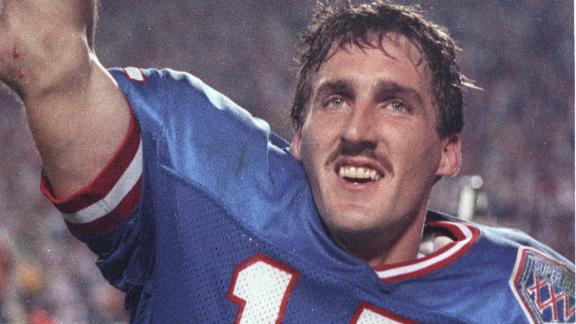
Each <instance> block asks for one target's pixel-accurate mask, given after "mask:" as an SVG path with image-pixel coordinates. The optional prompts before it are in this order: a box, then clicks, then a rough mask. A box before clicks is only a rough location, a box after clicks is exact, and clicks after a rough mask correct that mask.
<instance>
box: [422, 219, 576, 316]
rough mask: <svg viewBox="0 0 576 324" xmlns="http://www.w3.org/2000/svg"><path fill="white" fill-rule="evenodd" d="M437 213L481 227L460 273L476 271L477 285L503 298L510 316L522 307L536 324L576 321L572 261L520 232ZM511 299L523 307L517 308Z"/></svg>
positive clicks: (520, 310)
mask: <svg viewBox="0 0 576 324" xmlns="http://www.w3.org/2000/svg"><path fill="white" fill-rule="evenodd" d="M429 216H430V215H429ZM431 217H433V218H437V219H443V220H445V221H449V222H454V223H455V224H466V226H467V227H470V228H475V229H477V231H478V233H479V237H478V240H477V242H476V243H475V244H474V247H473V248H471V249H470V250H469V251H468V252H467V255H466V256H465V257H464V258H462V259H461V263H460V265H459V267H458V271H459V273H460V274H462V273H468V274H475V275H474V282H475V284H474V285H475V286H476V287H484V288H485V289H487V291H486V292H485V293H486V294H488V295H493V296H494V297H496V296H500V297H498V298H499V299H498V298H497V299H496V300H500V304H501V305H500V306H501V307H506V309H508V310H507V312H509V314H511V312H512V310H513V309H517V310H518V314H523V315H522V317H525V318H527V319H528V320H529V321H530V322H548V321H554V322H557V321H560V322H566V321H568V322H571V321H574V320H575V308H574V305H575V300H574V290H575V285H574V265H573V264H572V263H571V262H570V261H568V260H567V259H565V258H564V257H562V256H561V255H559V254H558V253H556V252H555V251H554V250H552V249H551V248H549V247H548V246H546V245H544V244H542V243H541V242H538V241H537V240H535V239H533V238H532V237H530V236H529V235H527V234H525V233H523V232H521V231H519V230H515V229H509V228H501V227H491V226H486V225H481V224H477V223H471V222H464V221H462V220H459V219H457V218H454V217H450V216H446V215H441V214H437V213H432V215H431ZM488 287H490V288H488ZM505 296H509V297H505ZM505 300H509V302H505ZM510 303H512V304H516V305H517V306H515V307H514V308H511V307H510ZM497 308H498V307H496V305H495V308H494V309H497ZM514 312H516V311H514Z"/></svg>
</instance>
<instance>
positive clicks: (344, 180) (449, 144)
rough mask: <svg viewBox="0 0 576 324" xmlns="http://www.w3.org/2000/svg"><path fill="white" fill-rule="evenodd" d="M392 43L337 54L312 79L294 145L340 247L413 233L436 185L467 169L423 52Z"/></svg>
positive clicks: (396, 39)
mask: <svg viewBox="0 0 576 324" xmlns="http://www.w3.org/2000/svg"><path fill="white" fill-rule="evenodd" d="M375 41H376V40H375ZM376 44H377V43H376ZM382 45H383V47H384V49H385V52H386V53H384V52H383V51H382V49H381V48H379V47H377V46H376V48H367V49H359V48H357V47H354V46H348V47H345V48H343V49H336V50H335V52H334V53H333V55H332V56H331V57H330V58H329V59H328V61H327V62H325V63H324V64H323V65H322V66H321V67H320V69H319V70H318V72H317V73H315V75H314V76H312V79H311V81H310V82H311V95H310V99H309V101H308V103H307V106H306V117H305V118H304V122H303V126H302V127H301V129H300V130H299V131H298V132H297V134H296V136H295V137H294V140H293V142H292V148H291V150H292V154H293V155H294V156H295V157H296V158H297V159H299V160H300V161H302V163H303V165H304V168H305V171H306V174H307V177H308V180H309V182H310V185H311V188H312V192H313V196H314V201H315V203H316V206H317V208H318V211H319V213H320V215H321V217H322V219H323V221H324V223H325V224H326V226H327V227H328V230H329V231H330V233H331V234H332V236H334V238H335V239H336V241H340V243H342V241H346V240H347V239H348V238H349V237H356V238H358V237H361V238H362V237H364V236H363V235H365V237H374V235H379V234H387V233H388V234H389V233H391V231H392V232H396V233H403V232H404V231H405V230H406V229H407V227H408V226H409V225H410V224H412V223H413V222H414V220H415V219H417V216H419V215H420V216H422V217H423V215H424V213H425V210H426V206H427V202H428V197H429V193H430V191H431V189H432V186H433V184H434V182H435V179H436V178H437V177H438V176H447V175H453V174H455V173H456V172H457V171H458V169H459V165H460V139H459V137H458V136H456V135H455V136H450V137H447V138H440V137H439V135H438V133H437V131H436V125H437V116H436V115H437V111H436V108H435V106H434V100H433V96H432V92H431V86H430V82H431V76H430V71H429V69H428V67H427V65H426V64H425V63H424V61H422V62H421V55H420V51H419V49H418V48H417V47H416V46H415V45H414V44H412V43H411V42H409V41H407V40H406V39H405V38H404V37H402V36H398V35H395V34H391V35H388V36H387V37H385V38H384V39H383V41H382ZM419 62H421V63H420V64H419Z"/></svg>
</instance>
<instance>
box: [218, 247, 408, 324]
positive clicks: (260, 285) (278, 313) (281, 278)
mask: <svg viewBox="0 0 576 324" xmlns="http://www.w3.org/2000/svg"><path fill="white" fill-rule="evenodd" d="M297 280H298V272H297V271H295V270H293V269H291V268H289V267H288V266H286V265H284V264H282V263H280V262H278V261H276V260H273V259H271V258H269V257H267V256H265V255H262V254H257V255H255V256H253V257H251V258H250V259H248V260H246V261H244V262H243V263H242V264H240V265H239V266H238V267H237V268H236V271H235V272H234V277H233V278H232V284H231V286H230V290H229V291H228V299H230V300H231V301H233V302H234V303H236V304H237V305H238V306H239V310H238V314H237V315H236V321H235V323H236V324H251V323H258V324H260V323H281V322H282V319H283V318H284V312H285V311H286V303H287V302H288V298H289V297H290V293H291V292H292V288H294V285H295V284H296V281H297ZM351 323H353V324H390V323H410V321H408V320H406V319H404V318H402V317H399V316H396V315H394V314H392V313H389V312H387V311H384V310H381V309H379V308H377V307H376V306H373V305H370V304H367V303H361V304H360V306H359V307H358V309H357V310H356V313H355V315H354V317H353V319H352V321H351Z"/></svg>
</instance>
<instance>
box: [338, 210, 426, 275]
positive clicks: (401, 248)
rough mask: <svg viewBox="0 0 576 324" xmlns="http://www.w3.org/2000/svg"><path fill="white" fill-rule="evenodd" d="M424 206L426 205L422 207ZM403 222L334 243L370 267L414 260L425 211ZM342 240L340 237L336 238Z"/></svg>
mask: <svg viewBox="0 0 576 324" xmlns="http://www.w3.org/2000/svg"><path fill="white" fill-rule="evenodd" d="M424 207H426V206H424ZM404 219H405V220H408V221H405V222H398V224H388V225H387V228H386V229H385V230H374V231H371V232H370V233H366V232H364V233H358V234H356V235H350V234H348V235H345V238H344V239H337V240H336V241H337V242H338V243H339V244H340V245H341V246H343V247H344V248H345V249H346V250H348V252H350V253H351V254H353V255H355V256H357V257H359V258H361V259H363V260H365V261H366V262H367V263H368V264H369V265H370V266H371V267H372V268H377V267H381V266H384V265H387V264H396V263H401V262H406V261H412V260H415V259H416V258H417V256H418V250H419V247H420V243H421V241H422V236H423V229H424V224H425V221H426V208H423V209H421V210H419V211H418V212H417V214H416V215H415V216H412V217H410V216H407V217H406V218H404ZM340 238H342V236H340Z"/></svg>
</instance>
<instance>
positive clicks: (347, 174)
mask: <svg viewBox="0 0 576 324" xmlns="http://www.w3.org/2000/svg"><path fill="white" fill-rule="evenodd" d="M338 175H339V176H340V177H341V178H352V179H370V180H372V181H376V180H379V179H380V175H379V174H378V172H377V171H376V170H373V169H369V168H364V167H358V168H357V167H353V166H342V167H340V170H338Z"/></svg>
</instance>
